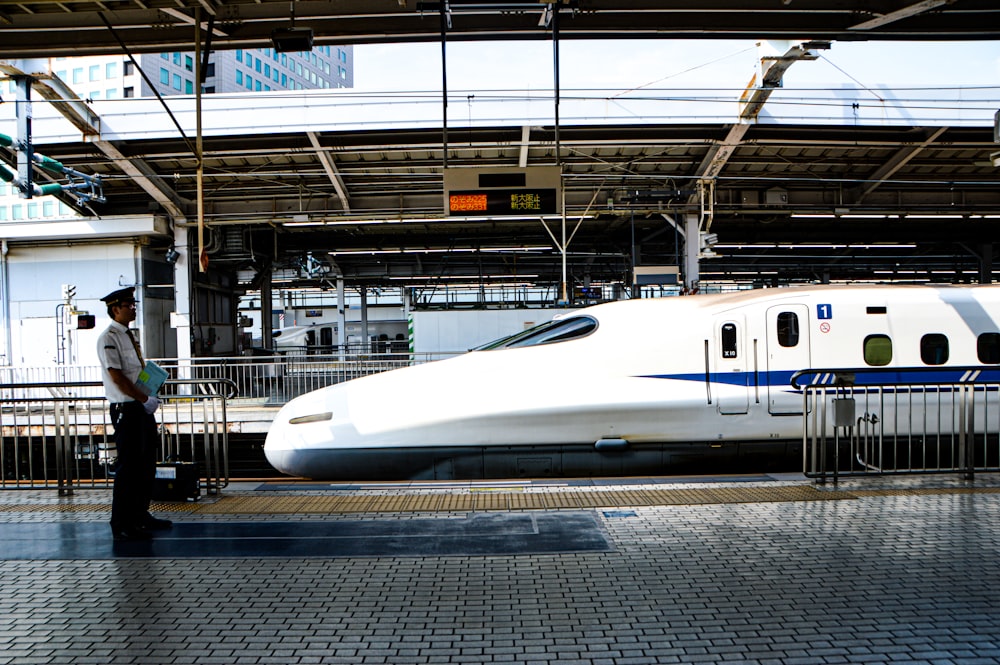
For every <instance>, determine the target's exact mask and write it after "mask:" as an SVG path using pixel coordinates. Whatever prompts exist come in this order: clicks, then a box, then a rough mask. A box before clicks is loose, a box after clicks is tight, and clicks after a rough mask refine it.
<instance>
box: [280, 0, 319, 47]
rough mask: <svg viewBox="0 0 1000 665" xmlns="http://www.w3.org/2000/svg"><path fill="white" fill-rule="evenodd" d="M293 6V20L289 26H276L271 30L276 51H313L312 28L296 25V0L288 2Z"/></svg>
mask: <svg viewBox="0 0 1000 665" xmlns="http://www.w3.org/2000/svg"><path fill="white" fill-rule="evenodd" d="M288 4H289V7H290V8H291V16H292V22H291V24H290V25H289V26H288V27H287V28H276V29H274V30H272V31H271V43H272V44H273V45H274V50H275V52H276V53H291V52H296V51H311V50H312V47H313V31H312V28H296V27H295V0H292V2H290V3H288Z"/></svg>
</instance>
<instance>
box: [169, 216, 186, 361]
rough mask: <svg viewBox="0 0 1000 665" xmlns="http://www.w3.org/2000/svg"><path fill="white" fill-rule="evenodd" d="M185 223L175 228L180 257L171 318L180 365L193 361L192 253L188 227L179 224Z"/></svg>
mask: <svg viewBox="0 0 1000 665" xmlns="http://www.w3.org/2000/svg"><path fill="white" fill-rule="evenodd" d="M183 221H184V220H177V222H178V223H177V224H176V225H175V226H174V250H176V251H177V253H178V255H179V256H178V257H177V261H176V262H175V263H174V312H173V314H171V316H170V318H171V322H170V324H171V326H173V328H174V329H175V330H176V332H177V361H178V364H181V363H182V361H190V360H191V272H190V269H191V263H190V255H191V251H190V248H189V247H188V230H187V226H185V225H183V224H182V223H179V222H183ZM184 364H187V363H184Z"/></svg>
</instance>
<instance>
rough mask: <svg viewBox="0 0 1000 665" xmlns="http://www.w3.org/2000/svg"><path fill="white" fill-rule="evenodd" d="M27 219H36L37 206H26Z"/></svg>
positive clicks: (30, 204) (34, 204) (33, 204)
mask: <svg viewBox="0 0 1000 665" xmlns="http://www.w3.org/2000/svg"><path fill="white" fill-rule="evenodd" d="M28 219H38V204H37V203H34V202H32V203H29V204H28Z"/></svg>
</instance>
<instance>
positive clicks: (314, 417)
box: [288, 411, 333, 425]
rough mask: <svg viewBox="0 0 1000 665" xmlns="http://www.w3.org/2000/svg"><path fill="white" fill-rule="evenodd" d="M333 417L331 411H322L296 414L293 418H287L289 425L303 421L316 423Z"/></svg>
mask: <svg viewBox="0 0 1000 665" xmlns="http://www.w3.org/2000/svg"><path fill="white" fill-rule="evenodd" d="M331 418H333V412H332V411H324V412H323V413H313V414H311V415H308V416H296V417H295V418H289V419H288V424H289V425H302V424H305V423H318V422H320V421H323V420H330V419H331Z"/></svg>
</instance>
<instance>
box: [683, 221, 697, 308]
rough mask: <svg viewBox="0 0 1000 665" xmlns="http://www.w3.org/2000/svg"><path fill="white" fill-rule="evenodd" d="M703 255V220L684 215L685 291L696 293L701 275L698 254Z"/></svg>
mask: <svg viewBox="0 0 1000 665" xmlns="http://www.w3.org/2000/svg"><path fill="white" fill-rule="evenodd" d="M700 253H701V218H700V217H699V216H698V215H684V289H685V291H686V292H687V293H694V292H695V290H696V289H697V288H698V282H699V281H700V280H701V275H700V273H699V271H698V254H700Z"/></svg>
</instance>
